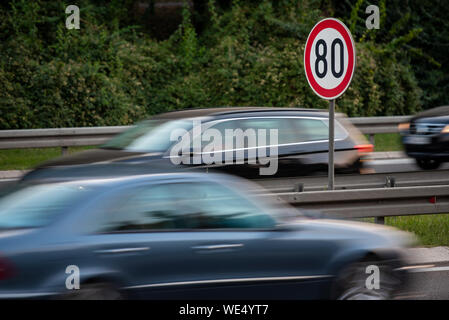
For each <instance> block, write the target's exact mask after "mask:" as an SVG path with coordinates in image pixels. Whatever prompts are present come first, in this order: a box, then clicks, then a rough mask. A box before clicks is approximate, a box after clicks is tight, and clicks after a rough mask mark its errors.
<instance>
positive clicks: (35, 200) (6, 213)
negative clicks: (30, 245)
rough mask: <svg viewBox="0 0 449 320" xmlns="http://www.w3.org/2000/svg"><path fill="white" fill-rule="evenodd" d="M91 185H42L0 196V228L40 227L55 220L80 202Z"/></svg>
mask: <svg viewBox="0 0 449 320" xmlns="http://www.w3.org/2000/svg"><path fill="white" fill-rule="evenodd" d="M88 190H89V189H88V188H86V187H82V186H74V185H70V186H67V185H58V184H54V185H38V186H31V187H26V188H23V189H20V190H18V191H16V192H13V193H11V194H8V195H6V196H4V197H3V198H1V199H0V230H2V229H21V228H38V227H43V226H46V225H48V224H50V223H51V222H53V221H54V220H55V219H56V218H57V217H58V216H59V215H60V214H62V213H63V212H65V211H67V210H68V209H69V208H71V207H73V206H74V205H75V204H76V203H79V202H80V200H81V199H83V198H84V197H85V196H86V194H87V193H88Z"/></svg>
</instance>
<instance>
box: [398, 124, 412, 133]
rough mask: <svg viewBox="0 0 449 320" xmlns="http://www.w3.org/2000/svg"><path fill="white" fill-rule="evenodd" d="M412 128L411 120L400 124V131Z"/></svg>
mask: <svg viewBox="0 0 449 320" xmlns="http://www.w3.org/2000/svg"><path fill="white" fill-rule="evenodd" d="M409 128H410V123H409V122H407V123H400V124H399V125H398V130H399V131H406V130H408V129H409Z"/></svg>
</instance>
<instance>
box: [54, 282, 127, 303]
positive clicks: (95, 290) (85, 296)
mask: <svg viewBox="0 0 449 320" xmlns="http://www.w3.org/2000/svg"><path fill="white" fill-rule="evenodd" d="M61 298H62V299H64V300H121V299H123V298H124V297H123V295H122V294H121V293H120V292H119V291H118V290H117V289H116V288H115V287H114V286H112V285H109V284H107V283H89V284H84V285H83V284H81V286H80V289H78V290H73V291H71V292H70V293H68V294H66V295H63V296H62V297H61Z"/></svg>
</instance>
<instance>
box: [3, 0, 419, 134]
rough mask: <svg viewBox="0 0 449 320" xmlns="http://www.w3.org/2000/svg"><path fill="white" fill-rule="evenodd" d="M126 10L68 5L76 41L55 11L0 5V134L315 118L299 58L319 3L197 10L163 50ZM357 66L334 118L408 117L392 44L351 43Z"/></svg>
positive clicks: (318, 104)
mask: <svg viewBox="0 0 449 320" xmlns="http://www.w3.org/2000/svg"><path fill="white" fill-rule="evenodd" d="M203 2H204V1H203ZM325 3H327V2H325ZM132 5H133V1H125V0H122V1H119V0H116V1H104V2H103V3H102V2H99V1H87V0H84V1H79V2H78V6H79V7H80V9H81V19H82V20H81V29H80V30H67V29H66V28H65V18H66V15H65V6H66V4H65V3H64V2H62V1H53V2H45V1H25V0H17V1H10V2H9V3H8V4H2V5H0V21H1V22H0V37H1V38H2V41H1V43H0V50H1V52H2V54H1V55H0V129H19V128H42V127H73V126H99V125H125V124H130V123H133V122H135V121H138V120H140V119H142V118H145V117H148V116H151V115H152V114H156V113H160V112H165V111H171V110H178V109H185V108H195V107H212V106H224V105H233V106H237V105H246V106H250V105H252V106H256V105H257V106H285V107H288V106H302V107H310V108H326V107H327V103H326V102H325V101H323V100H321V99H319V98H318V97H317V96H315V95H314V94H313V92H312V90H311V89H310V88H309V86H308V84H307V81H306V79H305V76H304V67H303V50H304V43H305V40H306V37H307V34H308V32H309V30H310V29H311V28H312V27H313V25H314V24H315V23H316V22H317V21H318V20H319V19H320V18H322V17H323V16H324V15H327V14H326V12H327V11H329V10H330V9H329V8H331V4H330V2H329V4H327V6H329V7H326V5H325V6H324V7H323V4H322V1H313V0H302V1H301V0H295V1H293V0H290V1H289V0H280V1H273V2H272V1H268V0H266V1H249V2H248V1H240V2H239V1H235V0H234V1H233V2H232V5H231V6H227V7H224V8H223V7H219V6H217V5H216V2H215V1H213V0H209V1H208V3H207V6H208V10H207V12H208V19H207V23H206V24H205V25H204V26H203V27H202V29H201V30H202V32H201V34H198V33H197V31H196V29H195V28H194V25H193V23H192V17H191V13H190V11H189V10H188V9H187V7H186V8H185V9H184V10H183V23H182V25H180V27H179V29H178V30H177V31H176V32H175V33H174V34H172V35H171V36H170V38H169V39H166V40H156V39H155V37H153V36H152V35H151V34H149V33H143V32H141V31H139V28H138V27H137V26H133V24H137V25H138V24H139V21H138V19H134V18H133V17H132V15H131V14H130V12H131V11H132ZM404 57H405V58H404ZM357 59H358V60H357V70H356V74H355V77H354V79H353V82H352V84H351V86H350V88H349V89H348V91H347V93H345V95H344V96H343V97H342V98H340V99H338V101H337V108H338V109H339V110H340V111H343V112H346V113H347V114H349V115H351V116H380V115H400V114H410V113H414V112H416V111H417V110H419V109H420V105H421V95H422V93H421V89H420V88H419V87H418V84H417V81H416V79H415V76H414V72H413V70H412V69H411V67H410V63H409V61H408V60H407V58H406V55H404V54H403V48H402V47H401V44H396V43H394V42H389V43H382V44H375V43H374V42H373V41H368V40H364V41H358V43H357Z"/></svg>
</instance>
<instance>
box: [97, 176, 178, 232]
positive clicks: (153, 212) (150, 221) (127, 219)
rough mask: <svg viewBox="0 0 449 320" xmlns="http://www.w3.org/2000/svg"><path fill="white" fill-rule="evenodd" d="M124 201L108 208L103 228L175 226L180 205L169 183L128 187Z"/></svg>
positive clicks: (146, 228) (111, 229)
mask: <svg viewBox="0 0 449 320" xmlns="http://www.w3.org/2000/svg"><path fill="white" fill-rule="evenodd" d="M123 199H126V200H123V201H120V202H119V203H118V204H115V205H114V207H113V208H111V209H110V210H108V211H109V212H108V215H107V217H106V219H105V220H106V221H105V223H104V225H103V226H102V227H101V231H103V232H110V231H138V230H152V229H156V230H157V229H174V228H175V224H174V221H173V216H174V214H175V211H176V208H175V207H174V204H173V199H172V197H171V195H170V189H169V187H168V186H167V185H159V186H150V187H139V188H135V189H132V190H128V192H127V193H126V195H124V196H123Z"/></svg>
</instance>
